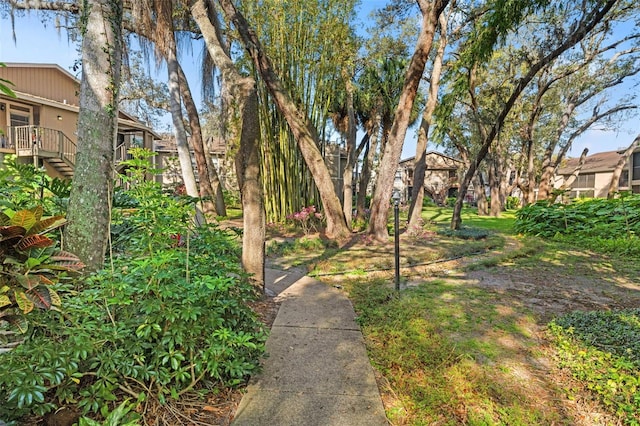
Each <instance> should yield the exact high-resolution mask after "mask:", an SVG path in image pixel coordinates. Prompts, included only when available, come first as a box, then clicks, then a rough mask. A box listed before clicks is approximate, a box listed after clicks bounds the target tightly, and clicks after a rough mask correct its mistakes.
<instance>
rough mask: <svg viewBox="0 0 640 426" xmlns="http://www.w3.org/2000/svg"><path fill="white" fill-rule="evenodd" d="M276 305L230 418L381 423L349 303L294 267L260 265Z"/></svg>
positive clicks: (305, 424)
mask: <svg viewBox="0 0 640 426" xmlns="http://www.w3.org/2000/svg"><path fill="white" fill-rule="evenodd" d="M265 275H266V277H265V278H266V281H267V287H268V288H269V289H270V290H271V291H273V292H274V293H276V294H278V296H277V298H278V299H279V300H280V301H281V305H280V310H279V311H278V315H277V317H276V319H275V322H274V323H273V326H272V328H271V334H270V335H269V339H268V340H267V344H266V349H267V354H268V357H267V358H266V359H265V360H264V362H263V371H262V373H261V374H259V375H258V376H256V377H254V378H252V379H251V382H250V383H249V386H248V388H247V393H246V394H245V395H244V397H243V398H242V401H241V402H240V405H239V407H238V410H237V412H236V417H235V419H234V421H233V423H232V424H233V425H236V426H244V425H250V426H263V425H264V426H271V425H276V426H280V425H282V426H288V425H296V426H298V425H299V426H329V425H331V426H333V425H336V426H338V425H340V426H342V425H344V426H357V425H367V426H376V425H388V422H387V419H386V417H385V413H384V408H383V406H382V400H381V399H380V393H379V391H378V387H377V385H376V381H375V377H374V374H373V368H372V367H371V364H370V363H369V358H368V357H367V353H366V350H365V346H364V339H363V337H362V333H361V332H360V327H359V326H358V325H357V324H356V322H355V320H354V318H355V312H354V310H353V306H352V305H351V302H350V301H349V299H347V297H346V296H345V295H344V294H343V293H342V292H341V291H340V290H338V289H335V288H332V287H330V286H328V285H325V284H322V283H320V282H318V281H316V280H314V279H312V278H309V277H307V276H304V275H303V273H302V272H300V271H295V270H293V271H289V272H288V271H278V270H275V269H267V270H266V273H265Z"/></svg>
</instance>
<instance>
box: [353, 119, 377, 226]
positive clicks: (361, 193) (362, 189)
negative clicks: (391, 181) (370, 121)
mask: <svg viewBox="0 0 640 426" xmlns="http://www.w3.org/2000/svg"><path fill="white" fill-rule="evenodd" d="M378 130H379V128H378V125H377V124H376V125H374V128H373V130H372V131H371V134H368V136H369V143H368V144H367V148H366V151H365V155H364V159H363V162H362V170H361V172H360V181H359V182H358V199H357V200H356V214H357V217H358V219H360V220H365V219H366V217H367V214H366V211H365V210H366V200H367V188H369V183H370V182H371V171H372V170H373V163H374V161H375V159H376V151H377V150H378Z"/></svg>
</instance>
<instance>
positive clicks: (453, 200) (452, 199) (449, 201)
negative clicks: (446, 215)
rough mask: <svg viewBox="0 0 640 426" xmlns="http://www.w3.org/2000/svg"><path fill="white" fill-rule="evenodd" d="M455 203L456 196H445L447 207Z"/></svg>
mask: <svg viewBox="0 0 640 426" xmlns="http://www.w3.org/2000/svg"><path fill="white" fill-rule="evenodd" d="M455 205H456V197H447V207H453V206H455Z"/></svg>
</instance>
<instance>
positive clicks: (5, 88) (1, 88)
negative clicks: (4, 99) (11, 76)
mask: <svg viewBox="0 0 640 426" xmlns="http://www.w3.org/2000/svg"><path fill="white" fill-rule="evenodd" d="M0 67H6V65H5V64H4V63H3V62H0ZM9 86H13V83H12V82H10V81H9V80H6V79H4V78H0V92H2V93H4V94H5V95H7V96H9V97H12V98H15V97H16V94H15V93H14V91H13V90H11V88H10V87H9Z"/></svg>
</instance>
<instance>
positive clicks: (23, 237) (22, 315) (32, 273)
mask: <svg viewBox="0 0 640 426" xmlns="http://www.w3.org/2000/svg"><path fill="white" fill-rule="evenodd" d="M42 214H43V209H42V207H41V206H38V207H36V208H34V209H31V210H20V211H18V212H15V213H13V212H10V211H7V213H1V212H0V354H1V353H3V352H5V351H7V350H9V349H10V348H12V347H14V346H16V345H17V344H19V343H20V341H21V339H22V338H23V337H24V336H23V334H24V333H26V332H27V329H28V324H29V323H28V319H27V318H28V314H30V313H31V312H32V311H33V310H34V309H36V308H38V309H58V308H59V307H60V303H61V302H60V296H59V295H58V293H57V292H56V291H55V290H54V284H55V283H56V282H58V281H60V280H61V279H64V277H65V273H66V272H77V271H79V270H81V269H82V268H83V267H84V265H83V264H82V263H81V262H80V260H79V259H78V258H77V257H76V256H75V255H73V254H71V253H68V252H65V251H62V250H60V249H58V248H56V245H57V242H56V240H55V238H54V237H52V236H51V235H50V233H51V231H53V230H54V229H56V228H58V227H60V226H62V225H63V224H64V223H65V219H64V218H63V217H62V216H52V217H43V216H42ZM47 234H49V235H47ZM50 237H51V238H50Z"/></svg>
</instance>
